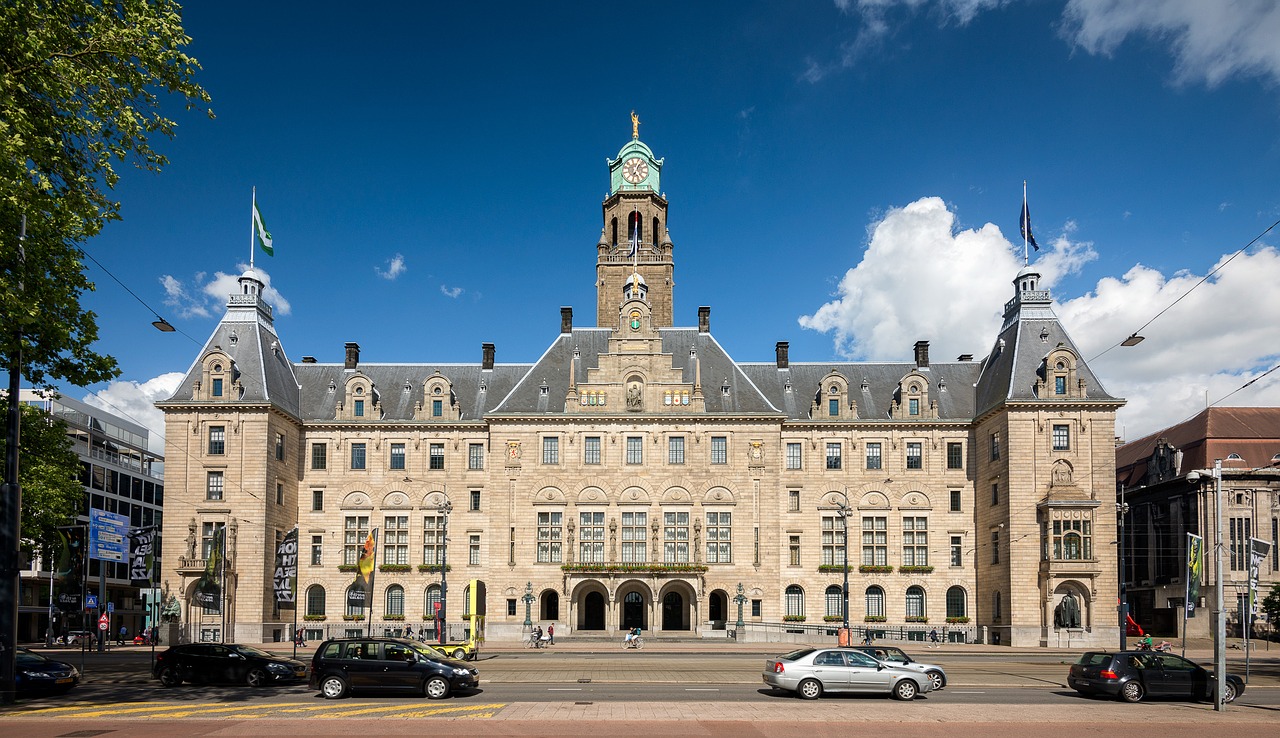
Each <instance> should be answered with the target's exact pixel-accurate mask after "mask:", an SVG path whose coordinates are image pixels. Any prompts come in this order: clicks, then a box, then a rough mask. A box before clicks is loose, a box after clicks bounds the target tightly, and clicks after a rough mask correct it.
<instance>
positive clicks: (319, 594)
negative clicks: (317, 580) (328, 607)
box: [306, 584, 324, 616]
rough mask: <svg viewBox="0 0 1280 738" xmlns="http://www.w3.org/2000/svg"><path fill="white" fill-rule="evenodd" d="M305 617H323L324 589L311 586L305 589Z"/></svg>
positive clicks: (315, 585)
mask: <svg viewBox="0 0 1280 738" xmlns="http://www.w3.org/2000/svg"><path fill="white" fill-rule="evenodd" d="M306 614H307V615H320V616H322V615H324V587H323V586H322V585H319V584H313V585H311V586H310V587H307V613H306Z"/></svg>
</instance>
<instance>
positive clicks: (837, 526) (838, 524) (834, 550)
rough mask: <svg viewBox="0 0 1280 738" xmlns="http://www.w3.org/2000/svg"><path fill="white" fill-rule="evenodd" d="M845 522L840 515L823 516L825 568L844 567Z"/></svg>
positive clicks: (824, 514)
mask: <svg viewBox="0 0 1280 738" xmlns="http://www.w3.org/2000/svg"><path fill="white" fill-rule="evenodd" d="M845 551H846V547H845V522H844V516H843V515H841V514H840V513H823V515H822V563H823V565H824V566H844V557H845Z"/></svg>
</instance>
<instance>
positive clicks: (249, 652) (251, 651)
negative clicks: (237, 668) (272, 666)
mask: <svg viewBox="0 0 1280 738" xmlns="http://www.w3.org/2000/svg"><path fill="white" fill-rule="evenodd" d="M235 650H236V651H239V652H240V653H242V654H244V655H245V656H259V657H262V658H267V659H278V658H283V657H281V656H277V655H275V654H274V653H267V652H266V651H263V650H261V649H258V648H254V647H253V646H236V647H235Z"/></svg>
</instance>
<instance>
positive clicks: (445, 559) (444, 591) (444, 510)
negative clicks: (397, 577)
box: [436, 500, 453, 646]
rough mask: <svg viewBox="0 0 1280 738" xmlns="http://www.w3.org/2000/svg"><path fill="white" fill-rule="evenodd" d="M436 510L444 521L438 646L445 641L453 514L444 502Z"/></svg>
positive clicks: (451, 508)
mask: <svg viewBox="0 0 1280 738" xmlns="http://www.w3.org/2000/svg"><path fill="white" fill-rule="evenodd" d="M436 510H437V511H438V512H439V513H440V514H441V515H443V516H444V520H443V521H442V522H441V526H440V536H441V540H440V612H439V614H438V617H439V621H440V627H439V628H438V631H439V635H440V645H442V646H443V645H444V643H445V640H447V639H446V638H445V623H447V622H448V621H447V620H446V618H445V601H446V600H447V598H448V594H449V581H448V578H447V574H448V571H449V513H451V512H453V503H452V502H449V501H448V500H445V501H444V502H442V503H441V504H439V505H437V506H436Z"/></svg>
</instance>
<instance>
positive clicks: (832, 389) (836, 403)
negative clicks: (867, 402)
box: [809, 371, 858, 420]
mask: <svg viewBox="0 0 1280 738" xmlns="http://www.w3.org/2000/svg"><path fill="white" fill-rule="evenodd" d="M809 417H810V418H811V419H813V420H857V419H858V403H857V401H856V400H854V399H853V395H851V394H849V380H848V379H846V378H845V376H844V375H843V374H841V373H840V372H837V371H832V372H828V373H827V376H825V377H823V378H822V382H821V383H819V385H818V391H817V393H815V394H814V396H813V405H812V406H811V407H810V408H809Z"/></svg>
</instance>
